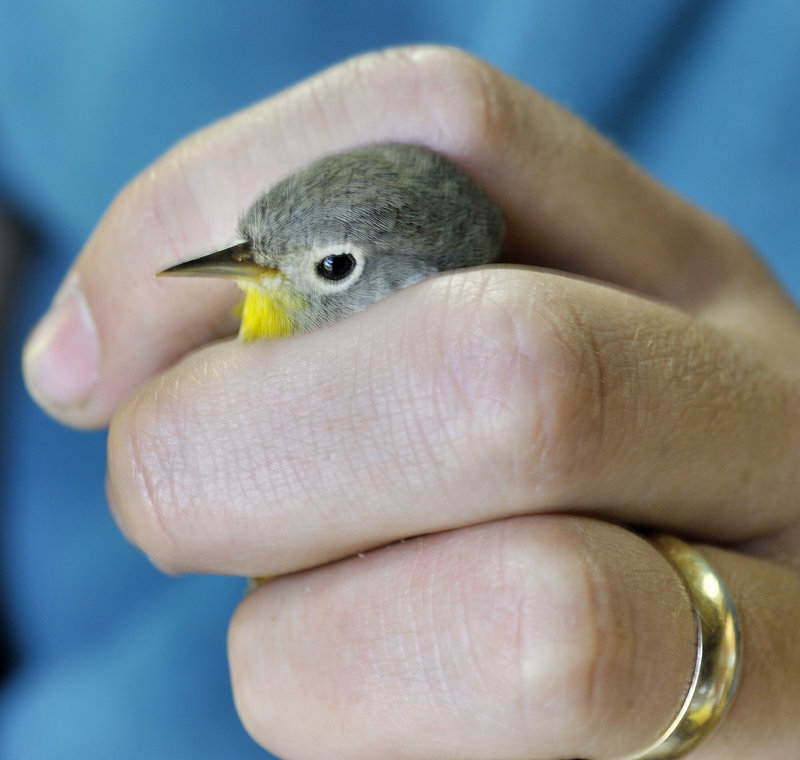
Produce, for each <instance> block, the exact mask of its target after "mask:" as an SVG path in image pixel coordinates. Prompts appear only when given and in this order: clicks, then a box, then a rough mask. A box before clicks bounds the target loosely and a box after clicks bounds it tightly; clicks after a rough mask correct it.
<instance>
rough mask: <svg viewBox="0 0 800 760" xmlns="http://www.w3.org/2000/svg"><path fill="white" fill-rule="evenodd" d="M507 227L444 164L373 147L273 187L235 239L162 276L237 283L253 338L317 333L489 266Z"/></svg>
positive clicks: (425, 154)
mask: <svg viewBox="0 0 800 760" xmlns="http://www.w3.org/2000/svg"><path fill="white" fill-rule="evenodd" d="M504 228H505V224H504V220H503V217H502V214H501V213H500V211H499V209H498V208H497V206H496V205H495V204H494V203H493V202H492V201H491V200H490V199H489V198H488V197H487V196H486V195H485V194H484V193H483V191H482V190H480V188H478V187H477V185H475V183H474V182H473V181H472V180H471V179H470V178H469V177H468V176H467V175H466V174H465V173H464V172H463V171H462V170H461V169H460V168H458V167H457V166H455V165H454V164H453V163H451V162H450V161H448V160H447V159H445V158H443V157H442V156H440V155H438V154H436V153H434V152H432V151H430V150H428V149H426V148H422V147H420V146H416V145H405V144H381V145H371V146H366V147H362V148H356V149H354V150H350V151H346V152H344V153H337V154H334V155H331V156H327V157H325V158H322V159H320V160H318V161H316V162H314V163H313V164H310V165H309V166H308V167H306V168H305V169H301V170H300V171H299V172H297V173H295V174H293V175H291V176H289V177H287V178H286V179H284V180H282V181H281V182H279V183H277V184H276V185H274V186H273V187H272V188H271V189H270V190H268V191H267V192H266V193H264V194H263V195H262V196H260V197H259V198H258V199H257V200H256V201H255V203H253V205H252V206H251V207H250V208H249V209H248V210H247V211H246V212H245V213H244V215H243V216H242V218H241V220H240V222H239V230H238V232H239V239H238V241H237V242H236V243H234V244H233V245H232V246H230V247H228V248H225V249H222V250H220V251H215V252H213V253H210V254H207V255H205V256H201V257H199V258H195V259H192V260H190V261H186V262H182V263H180V264H177V265H176V266H173V267H170V268H169V269H166V270H164V271H163V272H160V273H159V274H162V275H200V276H216V277H228V278H233V279H235V280H236V281H237V282H238V284H239V285H240V286H241V287H242V289H243V290H244V291H245V300H244V304H243V308H242V325H241V328H240V332H239V335H240V338H241V339H243V340H245V341H249V340H254V339H256V338H261V337H275V336H278V335H287V334H290V333H293V332H302V331H306V330H310V329H314V328H316V327H319V326H322V325H324V324H328V323H330V322H333V321H335V320H337V319H340V318H342V317H345V316H347V315H348V314H352V313H353V312H356V311H359V310H361V309H363V308H365V307H366V306H367V305H369V304H371V303H373V302H374V301H377V300H379V299H381V298H383V297H385V296H387V295H388V294H389V293H391V292H392V291H394V290H397V289H399V288H403V287H406V286H408V285H411V284H413V283H415V282H418V281H419V280H421V279H423V278H425V277H428V276H430V275H431V274H434V273H435V272H439V271H443V270H448V269H456V268H460V267H465V266H474V265H477V264H485V263H488V262H490V261H493V260H494V259H495V258H496V257H497V254H498V252H499V248H500V244H501V242H502V238H503V234H504Z"/></svg>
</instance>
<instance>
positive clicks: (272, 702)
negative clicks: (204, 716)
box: [229, 516, 800, 760]
mask: <svg viewBox="0 0 800 760" xmlns="http://www.w3.org/2000/svg"><path fill="white" fill-rule="evenodd" d="M703 551H704V552H706V554H707V557H708V558H709V560H710V561H711V562H712V563H713V564H714V565H715V566H716V569H717V570H718V571H720V572H721V575H722V576H723V577H724V578H725V580H726V582H727V583H728V585H729V587H730V589H731V592H732V594H733V596H734V598H735V599H736V602H737V604H738V605H739V611H740V615H741V617H742V626H743V628H744V630H745V635H746V649H745V655H744V658H743V659H744V672H743V675H742V681H741V687H740V690H739V694H738V695H737V696H736V699H735V701H734V703H733V707H732V710H731V713H730V714H729V717H728V719H727V720H725V721H724V722H723V724H722V726H721V727H720V729H719V730H718V731H717V732H716V733H714V734H713V735H712V736H711V737H710V738H709V739H708V740H707V741H706V742H704V743H703V744H702V745H701V747H700V749H699V750H698V752H697V755H696V756H697V757H698V758H723V757H724V758H727V760H736V758H750V757H756V756H759V757H784V756H788V755H787V753H790V752H791V751H793V747H794V745H793V744H792V734H793V733H794V732H796V726H795V717H796V715H797V710H798V709H799V708H800V687H799V686H798V684H797V683H796V679H793V678H792V677H791V674H792V673H796V672H797V668H798V667H800V656H799V655H798V653H797V650H796V648H795V649H792V648H791V647H790V646H788V642H789V640H790V639H792V638H794V637H796V635H797V633H798V631H800V617H798V615H796V614H790V615H789V617H788V619H787V617H786V610H792V609H794V605H793V604H792V603H791V600H792V599H794V598H796V595H797V593H798V591H800V589H799V588H798V583H797V579H796V577H795V576H793V575H791V574H790V573H788V572H786V571H784V570H781V569H778V568H776V567H773V566H771V565H769V564H766V563H762V562H760V561H758V560H752V559H748V558H743V557H740V556H737V555H734V554H732V553H727V552H723V551H721V550H705V549H704V550H703ZM778 615H780V616H781V620H782V622H781V626H774V625H772V624H771V622H770V621H772V620H775V619H777V616H778ZM229 645H230V659H231V667H232V674H233V683H234V691H235V696H236V701H237V707H238V709H239V712H240V715H241V716H242V717H243V720H244V722H245V725H246V726H247V727H248V730H249V731H250V732H251V733H252V735H253V736H254V738H255V739H256V740H257V741H259V742H260V743H262V744H263V745H264V746H265V747H267V748H268V749H270V750H272V751H274V752H277V753H278V754H279V755H281V756H284V755H285V756H287V757H292V758H297V759H298V760H299V759H301V758H306V757H307V758H311V757H316V756H318V752H319V747H320V746H325V747H326V757H330V758H331V759H332V760H334V759H335V758H340V757H341V758H348V760H352V759H353V758H373V757H378V756H381V757H387V755H386V751H385V747H387V746H393V747H394V751H393V752H392V754H391V755H390V756H391V757H393V758H425V759H426V760H430V759H431V758H442V759H444V758H463V757H470V758H474V760H479V759H480V758H492V759H494V758H497V757H505V758H525V759H526V760H535V759H536V758H552V757H592V758H598V759H599V758H618V757H625V756H627V755H629V754H632V753H635V752H637V751H641V750H642V749H643V748H644V747H646V746H648V745H650V744H651V743H652V742H653V741H654V740H655V739H656V738H657V737H658V736H659V735H660V734H661V733H662V731H663V730H664V728H665V727H666V726H667V725H668V724H669V723H670V721H671V720H672V719H673V717H674V716H675V714H676V713H677V711H678V708H679V707H680V705H681V702H682V700H683V698H684V696H685V694H686V692H687V690H688V682H689V679H690V677H691V674H692V670H693V667H694V662H695V656H696V653H695V630H694V621H693V612H692V608H691V605H690V603H689V601H688V598H687V597H686V594H685V592H684V590H683V587H682V584H681V581H680V578H679V577H678V576H677V574H676V573H675V571H674V570H673V569H672V568H671V567H670V565H669V564H668V563H667V562H666V560H665V559H664V558H663V557H662V556H661V555H660V554H659V553H658V552H657V551H656V550H655V549H654V548H653V547H652V546H651V545H650V544H649V543H647V542H645V541H643V540H642V539H641V538H639V537H637V536H636V535H634V534H632V533H630V532H628V531H626V530H624V529H622V528H619V527H615V526H610V525H607V524H604V523H600V522H596V521H593V520H587V519H582V518H571V517H564V516H560V517H559V516H535V517H527V518H516V519H512V520H508V521H500V522H496V523H490V524H485V525H482V526H479V527H475V528H470V529H465V530H461V531H456V532H452V533H446V534H439V535H437V536H434V537H425V538H420V539H414V540H411V541H407V542H404V543H401V544H396V545H394V546H391V547H388V548H385V549H381V550H378V551H375V552H372V553H370V554H368V555H366V556H365V557H354V558H351V559H348V560H345V561H342V562H340V563H337V564H335V565H330V566H327V567H324V568H320V569H316V570H312V571H307V572H304V573H299V574H297V575H294V576H287V577H283V578H280V579H277V580H275V581H273V582H271V583H269V584H267V585H265V586H263V587H261V588H259V589H258V591H257V592H255V593H254V594H251V595H250V596H249V597H247V598H246V599H245V601H244V602H243V603H242V605H241V607H240V609H239V611H238V612H237V615H236V616H235V618H234V620H233V623H232V627H231V632H230V640H229ZM767 696H769V700H767V699H766V697H767ZM311 726H313V727H314V728H313V731H314V732H313V733H310V731H309V727H311ZM744 737H747V739H744ZM321 743H322V744H321ZM694 756H695V755H693V757H694Z"/></svg>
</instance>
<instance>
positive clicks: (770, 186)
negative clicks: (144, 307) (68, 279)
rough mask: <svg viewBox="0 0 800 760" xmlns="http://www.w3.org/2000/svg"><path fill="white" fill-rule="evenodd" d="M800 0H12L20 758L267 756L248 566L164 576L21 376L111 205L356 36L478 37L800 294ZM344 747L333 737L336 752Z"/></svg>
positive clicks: (13, 507)
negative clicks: (248, 726) (250, 704)
mask: <svg viewBox="0 0 800 760" xmlns="http://www.w3.org/2000/svg"><path fill="white" fill-rule="evenodd" d="M799 32H800V6H798V5H797V4H796V3H794V2H793V0H720V1H719V2H704V1H703V0H652V1H651V2H648V3H630V2H627V0H625V1H622V0H615V1H609V0H606V2H603V3H598V2H596V0H560V1H559V2H531V1H530V0H523V1H522V2H511V1H506V2H493V1H492V2H489V1H487V2H470V0H439V1H438V2H431V0H419V1H418V2H413V1H410V0H397V2H387V3H376V2H375V0H367V1H365V2H358V1H357V2H349V3H346V4H343V3H341V2H322V1H319V2H310V1H305V2H304V1H300V0H294V1H293V2H292V3H263V2H226V3H215V2H199V0H186V1H185V2H170V3H164V2H161V1H160V0H146V1H144V2H143V1H142V0H137V1H136V2H133V0H102V1H101V0H97V2H94V3H92V2H82V3H77V2H76V3H65V2H63V0H27V2H25V3H20V2H19V0H0V199H2V198H5V199H9V200H11V201H12V202H13V203H14V204H15V205H16V206H17V207H19V208H21V209H23V210H24V211H25V213H26V214H28V215H29V216H30V218H32V219H33V220H34V221H35V224H36V226H37V228H38V230H39V231H40V233H41V244H40V245H39V247H38V250H37V251H36V255H35V258H34V259H33V260H32V265H31V266H29V267H28V268H27V270H26V273H25V282H24V288H23V289H22V290H23V292H24V298H22V297H20V298H19V299H18V303H17V304H16V307H15V309H14V311H13V313H12V319H11V321H10V323H9V324H8V325H6V341H7V342H6V349H5V351H6V356H5V357H4V361H3V363H2V365H0V370H2V394H3V395H2V401H1V403H2V420H0V424H2V429H1V430H0V443H2V446H3V451H2V453H3V461H2V473H3V475H2V492H1V493H2V504H1V507H2V512H0V519H1V520H2V523H0V525H2V533H0V539H1V540H2V545H0V563H1V566H2V576H1V577H2V594H3V596H2V605H3V608H4V610H5V612H6V614H7V616H8V617H9V619H10V621H11V628H12V635H13V639H14V645H15V649H16V651H17V653H18V662H17V665H18V666H17V668H16V670H15V671H14V672H13V674H12V675H11V677H9V678H8V679H6V681H5V682H4V683H3V684H2V685H1V688H0V758H3V760H5V759H6V758H8V759H10V760H17V759H20V760H22V759H24V760H39V759H40V758H41V759H42V760H44V759H45V758H47V760H54V759H55V760H58V759H59V758H75V757H80V758H85V759H86V760H92V759H93V758H108V757H114V758H118V759H119V760H125V759H126V758H171V759H174V758H193V759H196V760H205V759H206V758H209V759H210V758H229V757H236V758H247V757H251V756H252V757H264V753H263V751H262V750H260V749H259V748H257V747H256V746H255V745H254V744H253V743H252V742H251V741H250V739H249V738H248V737H247V736H246V735H245V733H244V731H243V729H242V728H241V727H240V725H239V723H238V720H237V718H236V716H235V713H234V710H233V705H232V701H231V697H230V688H229V684H228V676H227V667H226V662H225V630H226V625H227V620H228V618H229V616H230V613H231V612H232V610H233V608H234V606H235V604H236V602H237V600H238V599H239V598H240V596H241V593H242V583H241V582H240V581H237V580H231V579H217V578H199V577H197V578H182V579H170V578H165V577H162V576H161V575H160V574H158V573H157V572H156V571H155V570H153V569H152V568H151V567H150V566H149V564H148V563H147V561H146V560H145V559H144V558H143V557H142V556H141V555H140V554H139V553H138V552H137V551H136V550H134V549H133V548H131V547H130V546H128V545H127V544H126V543H125V542H124V540H123V539H122V538H121V537H120V536H119V535H118V533H117V531H116V529H115V527H114V526H113V524H112V521H111V519H110V517H109V516H108V512H107V509H106V506H105V503H104V497H103V477H104V467H105V463H104V457H105V437H104V435H103V434H83V433H76V432H73V431H68V430H65V429H63V428H60V427H59V426H58V425H56V424H55V423H53V422H50V421H49V420H47V419H46V418H45V417H44V415H42V414H41V413H40V412H39V411H38V410H37V409H36V408H35V407H34V405H33V404H32V402H30V401H29V400H28V399H27V397H26V396H25V393H24V391H23V389H22V387H21V382H20V379H19V373H18V369H17V367H18V356H19V351H20V348H21V344H22V340H23V337H24V334H25V333H26V331H27V330H28V329H29V328H30V326H31V325H32V323H33V321H34V320H35V319H36V318H37V317H38V316H39V314H40V313H41V312H42V310H43V308H44V306H45V305H46V303H47V301H48V299H49V297H50V295H51V293H52V291H53V289H54V287H55V285H56V284H57V282H58V280H59V279H60V277H61V274H62V273H63V271H64V270H65V268H66V267H67V265H68V263H69V261H70V260H71V259H72V257H73V256H74V255H75V253H76V252H77V250H78V249H79V247H80V245H81V243H82V241H83V240H84V239H85V237H86V236H87V235H88V234H89V232H90V231H91V228H92V226H93V225H94V223H95V222H96V220H97V219H98V217H99V216H100V215H101V213H102V211H103V209H104V208H105V206H106V205H107V204H108V202H109V201H110V199H111V198H112V197H113V195H114V193H115V192H116V190H118V189H119V187H121V186H122V185H123V184H124V183H125V182H126V181H127V180H128V179H129V178H130V177H131V176H133V175H134V174H135V173H136V172H137V171H138V170H140V169H141V168H143V167H144V166H145V165H146V164H147V163H149V162H150V161H151V160H153V159H154V158H156V157H157V156H158V155H159V154H160V153H161V152H163V151H164V150H165V149H167V148H168V147H169V146H170V144H171V143H173V142H174V141H175V140H177V139H179V138H180V137H181V136H183V135H185V134H187V133H189V132H191V131H193V130H194V129H196V128H198V127H200V126H202V125H204V124H206V123H208V122H210V121H212V120H214V119H217V118H219V117H222V116H224V115H225V114H226V113H229V112H230V111H233V110H235V109H237V108H240V107H242V106H244V105H247V104H248V103H250V102H253V101H256V100H258V99H260V98H262V97H264V96H266V95H268V94H270V93H272V92H274V91H276V90H277V89H280V88H282V87H284V86H287V85H289V84H291V83H292V82H294V81H296V80H297V79H299V78H301V77H304V76H307V75H309V74H311V73H313V72H314V71H317V70H319V69H320V68H322V67H324V66H327V65H329V64H330V63H333V62H335V61H337V60H340V59H342V58H344V57H346V56H349V55H352V54H354V53H356V52H361V51H364V50H368V49H374V48H378V47H382V46H385V45H389V44H399V43H408V42H416V41H430V42H444V43H450V44H456V45H459V46H461V47H465V48H467V49H469V50H471V51H473V52H475V53H477V54H478V55H480V56H482V57H484V58H487V59H488V60H490V61H492V62H493V63H495V64H496V65H497V66H499V67H501V68H503V69H504V70H506V71H508V72H510V73H511V74H513V75H515V76H517V77H519V78H521V79H523V80H525V81H527V82H529V83H531V84H532V85H534V86H536V87H538V88H540V89H542V90H543V91H545V92H546V93H548V94H549V95H551V96H552V97H554V98H555V99H557V100H559V101H560V102H562V103H564V104H565V105H567V106H568V107H570V108H572V109H573V110H575V111H577V112H578V113H579V114H581V115H582V116H583V117H584V118H586V119H588V120H589V121H590V122H592V123H593V124H595V125H596V126H597V127H598V128H599V129H601V130H602V131H604V132H605V133H606V134H608V135H609V136H610V137H611V138H612V139H614V140H615V141H617V142H618V143H619V144H621V146H622V147H623V148H624V149H625V150H627V151H629V152H630V153H632V154H633V155H634V156H635V157H636V158H637V160H639V161H640V162H642V163H643V164H644V165H645V166H646V167H647V168H648V169H649V170H650V171H652V172H653V173H655V174H656V175H657V176H659V177H660V178H662V179H663V180H664V182H665V183H667V184H669V185H671V186H673V187H675V188H676V189H678V190H679V191H680V192H682V193H685V194H686V195H688V196H689V197H690V198H692V199H693V200H695V201H697V202H698V203H700V204H701V205H704V206H706V207H708V208H710V209H711V210H713V211H714V212H715V213H718V214H719V215H721V216H722V217H724V218H726V219H728V220H729V221H730V222H731V223H733V224H734V225H735V226H736V227H738V228H739V229H740V230H741V231H742V232H743V233H744V234H745V235H746V236H747V237H748V238H749V239H750V240H751V241H753V243H754V244H755V245H756V246H757V247H758V248H759V249H760V250H761V251H762V253H763V254H764V255H765V256H766V257H767V258H768V260H769V261H770V262H771V264H772V266H773V267H774V268H775V269H776V271H777V272H778V273H779V274H780V276H781V277H782V278H783V280H784V281H785V282H786V284H787V286H788V287H789V288H790V289H791V290H792V291H793V292H794V293H795V294H798V293H800V266H799V265H798V259H797V253H796V252H797V251H800V225H798V223H797V209H798V201H799V200H800V149H799V148H798V144H797V143H798V141H797V125H798V123H800V73H799V72H800V45H798V43H797V40H798V39H799V38H800V36H799V34H798V33H799ZM324 755H325V750H324V747H323V748H320V757H324Z"/></svg>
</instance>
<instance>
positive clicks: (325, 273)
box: [317, 253, 356, 282]
mask: <svg viewBox="0 0 800 760" xmlns="http://www.w3.org/2000/svg"><path fill="white" fill-rule="evenodd" d="M355 268H356V258H355V256H353V255H352V254H350V253H337V254H331V255H330V256H326V257H325V258H324V259H321V260H320V261H318V262H317V274H318V275H319V276H320V277H322V278H323V279H324V280H330V281H331V282H335V281H336V280H343V279H344V278H345V277H347V276H348V275H349V274H350V272H352V271H353V270H354V269H355Z"/></svg>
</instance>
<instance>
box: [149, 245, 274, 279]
mask: <svg viewBox="0 0 800 760" xmlns="http://www.w3.org/2000/svg"><path fill="white" fill-rule="evenodd" d="M279 275H280V271H279V270H277V269H274V268H272V267H267V266H262V265H261V264H257V263H256V262H255V261H253V249H252V247H251V245H250V243H246V242H243V243H236V244H235V245H232V246H230V247H229V248H223V249H222V250H221V251H214V252H213V253H208V254H206V255H205V256H200V257H199V258H196V259H190V260H189V261H183V262H181V263H180V264H175V266H171V267H168V268H167V269H164V270H163V271H161V272H158V274H157V275H156V276H157V277H227V278H230V279H234V280H261V279H263V278H264V277H277V276H279Z"/></svg>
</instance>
